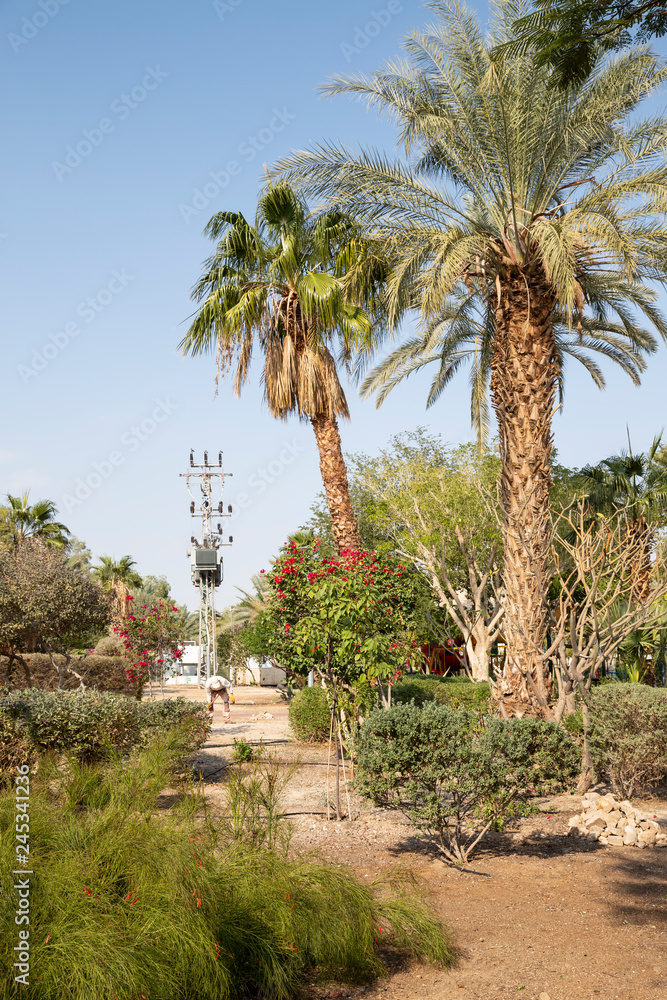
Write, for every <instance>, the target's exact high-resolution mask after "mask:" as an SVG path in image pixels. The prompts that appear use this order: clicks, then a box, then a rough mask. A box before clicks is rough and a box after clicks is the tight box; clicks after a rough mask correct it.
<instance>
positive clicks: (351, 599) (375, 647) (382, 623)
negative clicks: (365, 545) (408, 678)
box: [267, 539, 420, 690]
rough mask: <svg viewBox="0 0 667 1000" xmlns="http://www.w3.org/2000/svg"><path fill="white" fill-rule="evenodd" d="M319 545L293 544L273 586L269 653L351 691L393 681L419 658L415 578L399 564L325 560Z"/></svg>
mask: <svg viewBox="0 0 667 1000" xmlns="http://www.w3.org/2000/svg"><path fill="white" fill-rule="evenodd" d="M318 549H319V541H318V539H315V541H314V542H313V543H312V545H308V546H301V547H297V545H296V543H295V542H292V544H291V545H290V547H289V548H288V549H287V551H286V552H285V553H284V554H283V555H282V556H281V557H280V558H279V559H278V560H277V561H276V563H275V564H274V566H273V568H272V570H271V572H270V573H269V574H267V579H268V581H269V583H270V585H271V588H272V600H271V605H270V610H269V612H268V615H269V619H270V622H271V629H270V633H269V636H270V643H271V646H272V648H271V649H270V651H269V652H270V653H271V655H272V656H274V657H275V659H276V660H277V661H278V662H279V663H281V664H282V665H283V666H285V667H287V668H288V669H290V670H292V671H294V672H295V673H298V674H307V673H308V671H310V670H315V672H316V673H317V674H318V675H319V676H320V677H321V678H323V679H324V680H325V682H326V683H327V684H328V685H330V686H332V687H343V688H344V689H346V690H352V689H356V690H358V689H359V687H360V686H361V687H362V688H363V687H368V686H369V685H370V684H372V683H373V682H377V681H380V682H382V683H384V682H389V683H391V682H392V681H393V680H395V679H396V678H398V677H399V676H400V674H401V672H402V671H403V670H404V669H405V668H406V667H408V666H409V664H410V663H413V664H414V663H415V661H416V659H417V658H418V657H419V656H420V652H419V649H418V648H417V645H416V641H415V637H416V623H415V621H414V609H415V593H414V592H415V586H416V580H415V576H414V573H412V572H411V571H410V570H408V569H407V568H406V567H405V566H404V565H403V564H402V563H401V562H400V561H399V560H398V559H396V558H395V557H393V556H389V555H379V554H377V553H375V552H352V551H344V552H343V553H341V555H340V556H337V557H334V558H322V557H320V555H319V553H318Z"/></svg>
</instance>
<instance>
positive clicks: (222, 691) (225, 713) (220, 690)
mask: <svg viewBox="0 0 667 1000" xmlns="http://www.w3.org/2000/svg"><path fill="white" fill-rule="evenodd" d="M216 698H222V720H223V722H229V720H230V712H229V703H230V698H231V699H232V700H233V699H234V687H233V685H232V682H231V681H228V680H227V678H226V677H221V676H220V675H218V674H214V675H213V677H209V679H208V680H207V681H206V702H207V705H206V707H207V709H208V714H209V716H210V717H211V718H213V702H214V701H215V699H216Z"/></svg>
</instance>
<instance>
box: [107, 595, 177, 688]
mask: <svg viewBox="0 0 667 1000" xmlns="http://www.w3.org/2000/svg"><path fill="white" fill-rule="evenodd" d="M127 600H128V602H129V601H132V598H131V597H128V598H127ZM128 606H129V605H128ZM137 610H138V611H140V612H142V613H141V614H138V615H136V614H134V608H133V607H132V608H131V611H130V613H129V614H128V615H127V617H126V618H123V620H122V622H121V623H120V624H119V625H116V626H115V627H114V632H115V634H116V635H117V636H118V637H119V638H120V639H121V640H122V642H123V645H124V647H125V651H126V654H127V656H128V659H130V661H131V665H130V667H129V668H128V669H126V671H125V673H126V674H127V676H128V679H129V680H130V681H131V682H132V683H134V684H136V685H137V688H136V693H137V697H138V698H140V697H141V691H142V688H143V686H144V685H145V684H146V683H147V682H149V681H152V680H159V679H160V678H161V677H162V676H163V675H164V670H165V665H166V663H167V660H179V659H180V658H181V656H182V655H183V650H182V649H181V648H180V646H179V636H180V635H181V632H182V627H183V618H182V617H181V614H180V611H179V609H178V608H177V607H174V606H173V605H172V604H170V603H168V602H166V601H162V600H159V601H158V603H157V604H156V605H154V606H153V607H150V608H149V607H148V606H146V605H144V606H142V607H141V608H138V609H137Z"/></svg>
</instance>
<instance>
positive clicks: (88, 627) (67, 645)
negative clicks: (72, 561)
mask: <svg viewBox="0 0 667 1000" xmlns="http://www.w3.org/2000/svg"><path fill="white" fill-rule="evenodd" d="M109 614H110V609H109V602H108V598H107V596H106V594H105V593H104V591H103V590H102V589H101V588H100V587H98V586H97V585H96V584H95V583H94V582H93V581H92V580H91V579H90V577H89V576H88V575H87V574H85V573H82V572H80V571H79V570H76V569H72V567H71V566H70V565H69V564H68V555H67V551H66V550H65V549H64V548H62V547H55V546H53V545H49V544H45V543H43V542H41V541H40V540H39V539H26V540H25V541H24V542H23V543H22V544H21V545H20V546H18V547H17V548H16V549H15V550H14V551H13V552H6V553H3V557H2V561H1V562H0V652H2V654H3V655H4V656H7V658H8V660H9V667H8V671H9V675H10V676H11V673H12V669H13V665H14V663H16V662H18V663H20V664H22V666H23V667H24V669H25V671H26V674H27V676H28V678H29V677H30V674H29V668H28V665H27V663H26V660H25V658H24V656H23V655H22V654H23V653H25V652H26V651H28V650H34V649H35V647H41V648H42V649H43V650H44V651H45V652H46V653H48V654H49V656H50V658H51V662H52V664H53V666H54V668H55V669H56V670H57V671H58V678H59V680H58V688H59V689H62V687H63V685H64V681H65V675H66V674H67V673H70V674H73V675H74V676H75V677H77V678H78V680H79V682H80V687H81V688H85V684H84V682H83V678H82V676H81V674H79V673H78V672H77V671H76V669H75V666H74V665H73V664H77V663H78V662H79V660H80V659H81V658H78V659H77V658H75V657H74V654H73V652H72V651H73V649H75V648H76V647H77V646H80V645H81V644H82V642H84V643H86V644H87V645H88V644H90V641H91V638H92V637H93V636H95V637H96V636H97V635H99V633H100V632H101V631H102V630H103V629H104V627H105V625H106V624H107V622H108V620H109ZM94 641H95V640H94V638H93V642H94ZM56 654H62V657H64V662H62V659H61V660H57V659H56Z"/></svg>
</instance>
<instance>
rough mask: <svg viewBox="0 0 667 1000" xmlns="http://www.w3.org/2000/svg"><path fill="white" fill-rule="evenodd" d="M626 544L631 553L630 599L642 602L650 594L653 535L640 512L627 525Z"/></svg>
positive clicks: (638, 602)
mask: <svg viewBox="0 0 667 1000" xmlns="http://www.w3.org/2000/svg"><path fill="white" fill-rule="evenodd" d="M628 545H629V546H630V548H631V551H632V554H633V557H634V558H633V563H634V565H633V567H632V592H631V600H632V601H635V602H636V603H637V604H643V603H644V602H645V601H647V600H648V598H649V596H650V594H651V550H652V547H653V535H652V532H651V529H650V528H649V526H648V524H647V521H646V517H645V516H644V515H643V514H642V515H641V516H639V517H637V518H635V520H634V521H632V522H631V523H630V525H629V527H628Z"/></svg>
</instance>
